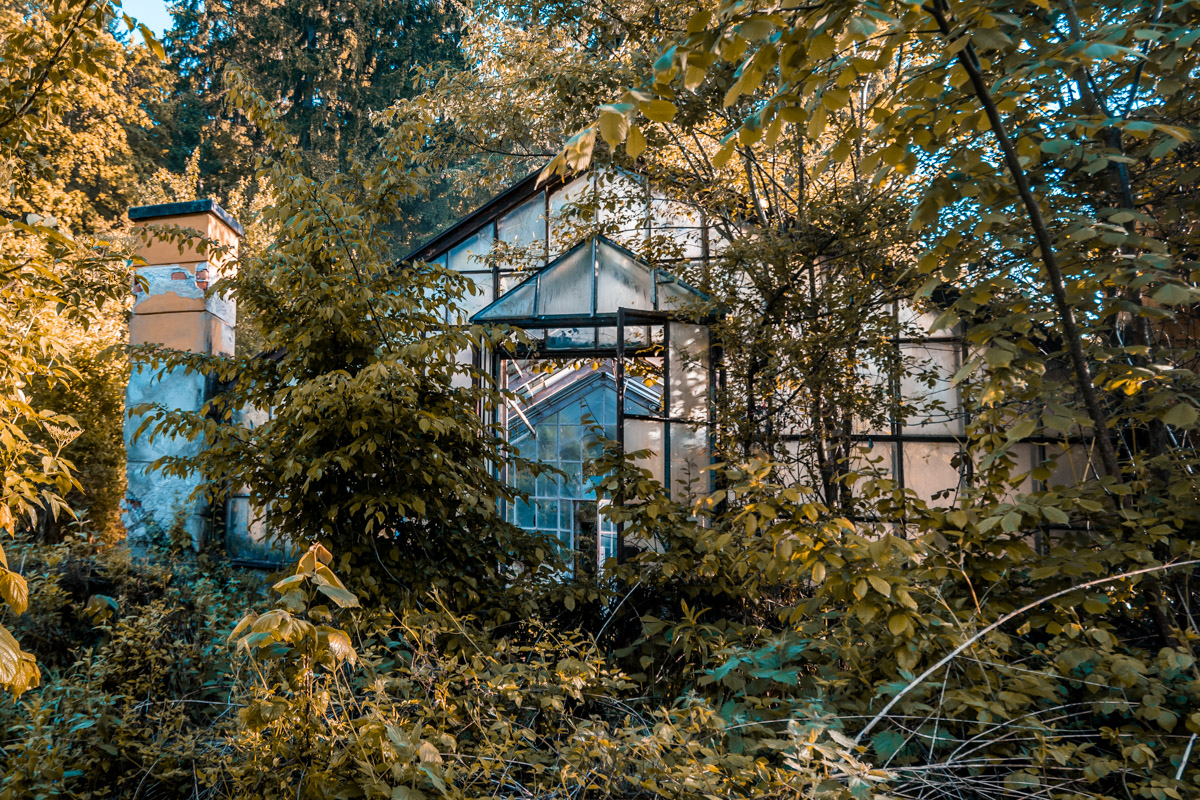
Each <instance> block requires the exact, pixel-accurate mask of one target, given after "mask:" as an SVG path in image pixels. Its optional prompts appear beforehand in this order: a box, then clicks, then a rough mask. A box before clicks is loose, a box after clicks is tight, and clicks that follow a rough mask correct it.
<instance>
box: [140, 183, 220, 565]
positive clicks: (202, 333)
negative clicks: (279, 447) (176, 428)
mask: <svg viewBox="0 0 1200 800" xmlns="http://www.w3.org/2000/svg"><path fill="white" fill-rule="evenodd" d="M129 218H130V219H131V220H133V221H134V222H136V223H138V224H139V225H146V226H152V225H164V226H168V225H169V226H179V227H182V228H188V229H191V230H192V231H194V232H195V233H196V234H198V238H197V240H196V241H192V242H185V243H183V244H182V245H180V244H179V243H178V242H172V241H167V240H165V239H154V238H152V239H151V240H150V241H149V243H148V244H146V245H144V246H143V247H142V249H141V251H140V252H139V255H140V256H141V257H142V259H143V260H144V261H145V262H146V265H145V266H143V267H138V269H137V274H138V275H139V276H140V277H141V278H142V282H135V285H134V305H133V316H132V318H131V319H130V322H129V341H130V344H133V345H139V344H160V345H163V346H165V347H170V348H174V349H176V350H189V351H192V352H195V353H209V354H214V355H232V354H233V347H234V330H235V325H236V322H237V319H236V311H235V308H234V303H233V301H232V300H231V299H228V298H225V297H219V296H215V295H212V296H208V297H206V296H205V294H206V290H207V289H208V287H209V285H210V284H212V283H214V282H215V281H216V280H217V279H218V278H219V277H221V271H222V269H223V268H227V265H230V264H232V262H233V259H234V258H236V255H237V246H238V240H239V239H240V237H241V235H242V226H241V225H239V224H238V222H237V220H235V219H234V218H233V217H231V216H230V215H229V214H228V213H227V212H226V211H225V210H224V209H222V208H221V207H220V206H219V205H217V204H216V203H215V202H213V201H212V200H197V201H194V202H190V203H167V204H164V205H154V206H139V207H137V208H132V209H130V210H129ZM200 237H202V238H203V239H206V240H209V241H210V242H213V243H216V244H219V245H224V246H225V247H227V248H229V252H227V253H225V254H223V255H222V254H218V253H214V252H202V251H201V248H200V247H199V245H200ZM143 282H144V283H143ZM139 283H141V285H139ZM212 391H213V386H212V382H211V380H209V379H207V378H205V377H204V376H203V375H198V374H196V373H192V374H185V373H184V371H183V370H182V369H176V370H167V369H164V368H161V367H152V366H149V365H144V364H143V365H138V364H135V365H134V368H133V372H132V374H131V375H130V376H129V385H128V386H127V388H126V391H125V408H126V417H125V448H126V468H125V471H126V477H127V479H128V488H127V489H126V496H125V508H124V514H123V520H124V523H125V529H126V533H127V540H128V542H129V545H130V548H131V549H133V550H134V552H135V553H137V552H141V551H144V550H145V547H146V545H147V544H148V543H149V542H150V540H151V539H152V538H153V537H154V536H155V535H161V534H165V533H166V532H167V531H169V530H170V529H171V527H172V525H174V524H176V522H178V523H180V524H182V526H183V528H184V530H185V531H186V532H187V534H188V536H189V537H190V539H191V541H192V545H193V547H195V548H197V549H198V548H199V547H200V546H201V545H202V544H203V543H204V541H205V539H206V538H208V536H209V534H210V527H211V526H210V518H211V514H210V509H209V508H208V503H207V501H205V500H204V499H203V498H197V499H191V500H189V496H190V495H191V493H192V491H193V490H194V489H196V487H197V486H199V485H200V480H199V478H198V477H196V476H190V475H189V476H186V477H174V476H167V475H164V474H162V473H161V472H159V471H157V470H151V469H149V466H150V464H151V463H152V462H154V461H155V460H156V459H158V458H161V457H163V456H169V455H177V456H193V455H196V454H197V453H199V452H200V450H201V449H202V448H203V447H204V442H203V441H202V440H200V439H196V440H193V441H190V442H189V441H187V440H186V439H184V438H182V437H169V436H158V437H152V436H151V435H150V433H149V431H147V432H146V433H143V435H142V436H141V437H140V438H139V439H138V441H137V442H133V441H132V438H133V434H134V432H135V431H136V430H137V429H138V426H139V425H140V424H141V422H142V418H141V417H140V416H134V415H131V414H130V409H132V408H135V407H136V406H138V405H141V404H142V403H157V404H160V405H164V406H166V407H168V408H175V409H182V410H185V411H196V410H199V409H200V407H201V406H202V405H203V404H204V403H205V402H206V401H207V400H209V399H210V398H211V397H212Z"/></svg>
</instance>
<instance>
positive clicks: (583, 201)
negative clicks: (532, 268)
mask: <svg viewBox="0 0 1200 800" xmlns="http://www.w3.org/2000/svg"><path fill="white" fill-rule="evenodd" d="M591 188H592V178H591V175H584V176H583V177H581V178H576V179H575V180H573V181H571V182H570V183H568V184H567V185H566V186H563V187H561V188H559V189H557V190H556V191H554V192H553V193H552V194H551V195H550V255H551V257H553V256H555V255H557V254H558V253H561V252H563V251H564V250H567V249H569V248H570V247H571V246H572V245H574V244H575V242H577V241H579V239H580V238H582V235H583V233H584V232H585V231H586V230H587V229H589V228H590V227H591V226H593V225H594V224H595V218H596V215H595V208H594V207H592V206H593V205H594V203H595V199H594V197H593V193H592V191H591Z"/></svg>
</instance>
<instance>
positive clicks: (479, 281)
mask: <svg viewBox="0 0 1200 800" xmlns="http://www.w3.org/2000/svg"><path fill="white" fill-rule="evenodd" d="M466 277H468V278H470V279H471V282H472V283H474V284H475V288H474V290H471V289H469V288H468V289H467V290H466V291H465V292H464V293H463V297H462V299H461V300H459V301H458V303H457V305H458V307H459V308H460V309H461V310H462V312H463V313H464V314H466V315H467V316H468V317H469V316H471V315H472V314H474V313H475V312H476V311H479V310H480V309H482V308H486V307H487V305H488V303H490V302H492V300H493V299H494V294H493V290H494V288H495V279H494V278H493V277H492V273H490V272H476V273H473V274H470V275H467V276H466Z"/></svg>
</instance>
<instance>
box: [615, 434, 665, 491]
mask: <svg viewBox="0 0 1200 800" xmlns="http://www.w3.org/2000/svg"><path fill="white" fill-rule="evenodd" d="M665 424H666V423H662V422H646V421H644V420H639V419H627V420H625V452H626V453H635V452H637V451H639V450H647V451H649V453H648V454H647V455H644V456H643V457H641V458H638V459H636V460H635V462H634V463H635V464H637V466H638V467H641V468H642V469H648V470H650V474H651V475H653V476H654V479H655V480H657V481H660V482H661V481H663V480H664V478H665V475H664V470H663V429H664V427H665Z"/></svg>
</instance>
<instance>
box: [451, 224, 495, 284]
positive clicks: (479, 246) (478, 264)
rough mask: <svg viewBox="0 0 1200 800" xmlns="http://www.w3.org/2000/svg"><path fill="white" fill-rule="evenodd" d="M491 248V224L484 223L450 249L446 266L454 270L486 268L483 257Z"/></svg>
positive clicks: (465, 270) (467, 270)
mask: <svg viewBox="0 0 1200 800" xmlns="http://www.w3.org/2000/svg"><path fill="white" fill-rule="evenodd" d="M491 249H492V226H491V225H485V226H484V227H483V228H481V229H480V230H479V231H477V232H476V233H475V234H474V235H473V236H470V237H468V238H467V239H465V240H463V241H462V242H460V243H459V244H457V245H455V246H454V247H452V248H451V249H450V253H449V256H450V257H449V262H448V266H449V267H450V269H452V270H455V271H456V272H472V271H475V270H482V269H486V267H487V265H486V264H484V261H483V259H484V257H486V256H487V254H488V253H489V252H490V251H491Z"/></svg>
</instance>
